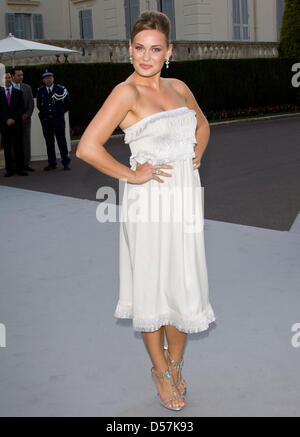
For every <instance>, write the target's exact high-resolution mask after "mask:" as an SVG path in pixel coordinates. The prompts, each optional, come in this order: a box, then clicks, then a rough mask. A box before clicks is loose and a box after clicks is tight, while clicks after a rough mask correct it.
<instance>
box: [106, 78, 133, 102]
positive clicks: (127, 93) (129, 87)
mask: <svg viewBox="0 0 300 437" xmlns="http://www.w3.org/2000/svg"><path fill="white" fill-rule="evenodd" d="M111 94H115V96H116V97H120V98H122V99H129V100H134V99H135V98H136V97H137V94H138V92H137V89H136V86H135V84H134V83H132V82H127V81H124V82H120V83H118V84H117V85H115V87H114V88H113V89H112V91H111Z"/></svg>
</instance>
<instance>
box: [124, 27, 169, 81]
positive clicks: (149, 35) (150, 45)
mask: <svg viewBox="0 0 300 437" xmlns="http://www.w3.org/2000/svg"><path fill="white" fill-rule="evenodd" d="M171 53H172V49H171V46H170V48H169V49H168V48H167V44H166V37H165V35H164V34H163V33H162V32H160V31H159V30H155V29H150V30H142V31H141V32H139V33H138V34H137V35H136V36H135V37H134V40H133V44H132V45H131V42H130V54H131V56H132V62H133V66H134V68H135V70H136V71H137V73H139V74H141V75H142V76H148V75H149V76H152V75H153V74H155V73H157V72H158V71H160V70H161V69H162V67H163V64H164V62H165V60H166V59H169V57H170V56H171Z"/></svg>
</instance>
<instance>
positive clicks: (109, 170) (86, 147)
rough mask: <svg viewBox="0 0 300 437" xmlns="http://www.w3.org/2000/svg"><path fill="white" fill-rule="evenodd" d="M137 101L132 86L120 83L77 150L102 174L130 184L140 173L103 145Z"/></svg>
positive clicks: (78, 154) (92, 122)
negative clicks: (114, 155)
mask: <svg viewBox="0 0 300 437" xmlns="http://www.w3.org/2000/svg"><path fill="white" fill-rule="evenodd" d="M135 99H136V91H135V89H134V88H133V87H132V86H131V85H130V84H126V83H124V82H123V83H120V84H118V85H117V86H116V87H115V88H114V89H113V90H112V91H111V93H110V94H109V96H108V97H107V99H106V100H105V102H104V103H103V105H102V107H101V108H100V109H99V111H98V112H97V114H96V115H95V117H94V118H93V119H92V121H91V122H90V124H89V125H88V127H87V128H86V130H85V131H84V133H83V135H82V137H81V139H80V141H79V144H78V146H77V150H76V156H77V158H79V159H82V160H83V161H85V162H87V163H88V164H90V165H92V166H93V167H95V168H96V169H97V170H99V171H101V172H102V173H105V174H107V175H109V176H112V177H114V178H117V179H123V180H127V181H128V182H129V183H134V182H135V180H136V172H135V171H133V170H131V169H130V168H128V167H127V166H126V165H123V164H121V163H120V162H119V161H117V160H116V159H115V158H113V157H112V156H111V154H110V153H108V152H107V151H106V150H105V148H104V147H103V145H104V144H105V143H106V142H107V141H108V139H109V138H110V136H111V134H112V133H113V131H114V130H115V128H116V127H117V126H118V125H119V124H120V123H121V121H122V120H123V119H124V118H125V116H126V114H127V113H128V111H129V110H130V109H131V108H132V107H133V105H134V103H135Z"/></svg>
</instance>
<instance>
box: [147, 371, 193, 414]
mask: <svg viewBox="0 0 300 437" xmlns="http://www.w3.org/2000/svg"><path fill="white" fill-rule="evenodd" d="M153 374H155V375H157V376H159V377H160V378H165V379H168V380H169V381H170V383H171V386H172V390H173V395H174V397H173V398H170V399H167V400H165V401H162V400H161V398H160V395H159V393H158V392H157V396H158V397H159V402H160V403H161V404H162V405H163V406H164V407H165V408H168V410H175V411H179V410H182V409H183V408H184V407H185V405H184V406H183V407H169V406H168V405H166V403H167V402H169V401H176V400H177V399H180V397H178V395H177V393H176V390H175V385H174V381H173V377H172V370H171V368H170V366H168V368H167V370H166V371H165V372H161V373H159V372H157V371H156V370H155V369H154V367H152V369H151V375H152V378H153V382H154V384H155V381H154V376H153ZM155 386H156V384H155Z"/></svg>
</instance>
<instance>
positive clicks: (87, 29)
mask: <svg viewBox="0 0 300 437" xmlns="http://www.w3.org/2000/svg"><path fill="white" fill-rule="evenodd" d="M79 26H80V38H81V39H94V31H93V17H92V9H82V10H81V11H79Z"/></svg>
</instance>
